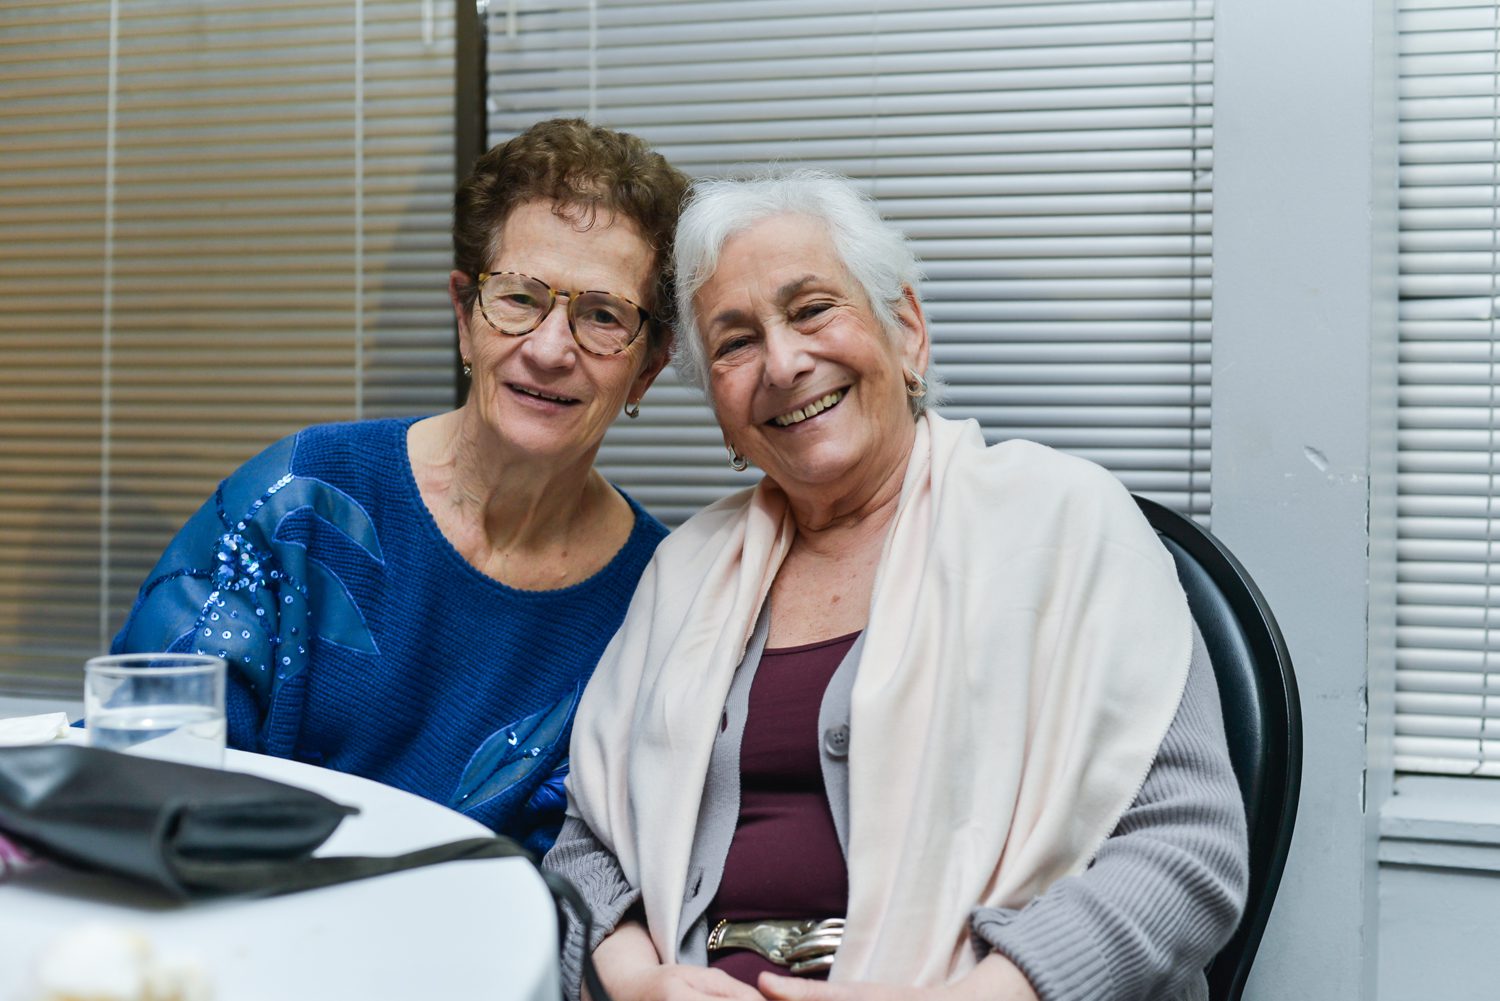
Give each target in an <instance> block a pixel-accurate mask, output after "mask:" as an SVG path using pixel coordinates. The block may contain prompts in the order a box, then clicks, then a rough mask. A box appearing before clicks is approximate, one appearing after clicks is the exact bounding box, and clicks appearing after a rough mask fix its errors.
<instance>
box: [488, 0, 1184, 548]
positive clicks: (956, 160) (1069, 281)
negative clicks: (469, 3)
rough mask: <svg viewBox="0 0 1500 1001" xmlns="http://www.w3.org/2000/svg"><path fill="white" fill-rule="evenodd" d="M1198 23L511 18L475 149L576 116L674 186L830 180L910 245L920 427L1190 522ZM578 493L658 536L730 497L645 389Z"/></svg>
mask: <svg viewBox="0 0 1500 1001" xmlns="http://www.w3.org/2000/svg"><path fill="white" fill-rule="evenodd" d="M1212 24H1213V4H1212V2H1210V0H1087V2H1073V0H1056V2H1045V3H1038V2H1035V0H1033V2H1024V3H1018V2H989V0H987V2H983V3H980V2H964V0H945V2H940V3H927V2H917V0H912V2H896V0H880V2H874V3H872V2H870V0H862V2H852V0H734V2H655V3H617V2H610V0H600V2H589V0H551V2H543V0H512V2H508V3H504V4H496V5H492V6H491V13H490V17H489V33H488V41H489V64H488V69H489V81H490V82H489V88H490V115H489V125H490V133H491V135H490V139H491V141H492V142H494V141H500V140H502V139H504V138H507V137H508V136H510V135H513V134H514V133H515V132H517V131H519V130H520V129H523V128H525V127H526V126H527V125H529V124H530V123H531V122H533V121H536V120H537V119H540V118H544V117H548V116H552V115H558V114H577V115H583V116H586V117H589V118H590V119H592V120H594V121H597V122H599V123H601V124H605V125H609V126H612V127H616V128H620V129H624V130H626V131H630V132H634V133H636V134H638V135H640V136H641V137H642V138H644V139H646V140H647V141H649V142H650V143H652V144H653V145H654V146H655V147H656V148H657V149H659V150H660V151H661V152H662V153H663V154H665V155H666V156H667V157H668V159H670V160H671V161H672V162H674V163H676V164H677V165H678V166H680V167H682V168H683V169H684V170H686V171H687V172H689V173H690V174H694V175H699V176H704V175H718V174H723V173H726V172H732V171H742V170H744V169H746V167H747V166H750V165H755V164H764V163H766V162H769V161H779V162H798V163H804V164H808V165H815V166H822V167H828V168H831V169H834V170H838V171H841V172H843V173H845V174H848V175H849V176H851V177H853V178H854V179H855V180H856V181H857V182H858V183H859V184H860V185H861V186H862V187H863V188H865V190H867V191H869V192H871V193H872V194H873V195H874V196H875V197H876V198H877V200H878V202H879V205H880V208H881V210H882V212H883V213H884V214H885V215H886V217H887V218H889V219H891V220H892V221H894V222H895V223H897V224H898V225H900V226H901V227H902V228H903V229H904V230H905V231H906V233H907V234H908V236H909V237H910V238H911V239H912V240H913V242H914V244H915V247H916V250H917V252H918V254H919V255H920V256H921V258H922V260H923V262H924V264H925V267H926V271H927V280H926V282H925V283H924V284H923V287H922V289H921V293H922V296H923V299H924V302H925V304H926V307H927V313H928V318H929V321H930V324H931V330H932V337H933V342H934V348H933V358H934V365H935V368H936V369H937V371H938V373H939V374H940V375H941V376H942V377H943V378H945V379H946V380H947V382H948V384H949V387H950V388H949V394H948V399H949V402H948V404H947V405H946V406H945V407H944V408H943V412H944V413H946V414H947V415H949V416H952V417H960V418H970V417H971V418H975V419H977V420H978V421H979V422H980V424H981V425H982V426H983V428H984V432H985V435H986V437H987V438H988V439H989V440H990V441H998V440H1000V439H1003V438H1009V437H1015V436H1020V437H1026V438H1031V439H1034V440H1037V441H1041V442H1044V443H1046V444H1049V445H1053V446H1056V447H1059V448H1063V449H1067V450H1069V451H1072V452H1075V453H1077V454H1080V455H1083V456H1086V457H1088V458H1090V459H1094V460H1096V461H1098V462H1101V463H1103V464H1104V465H1106V466H1108V467H1109V468H1110V469H1112V470H1114V471H1115V472H1116V473H1117V474H1118V475H1120V477H1121V478H1122V479H1123V480H1124V481H1125V483H1126V484H1127V485H1128V486H1130V487H1131V489H1133V490H1137V491H1141V492H1143V493H1146V494H1148V495H1150V496H1153V497H1156V498H1157V499H1160V500H1162V501H1165V502H1166V503H1168V504H1171V505H1172V506H1174V507H1177V508H1179V509H1181V510H1185V511H1190V512H1192V513H1194V514H1196V515H1198V516H1200V517H1204V518H1206V516H1207V513H1208V501H1209V486H1210V480H1209V460H1210V452H1211V441H1210V435H1209V414H1210V403H1211V401H1210V395H1209V378H1210V361H1211V358H1210V344H1211V308H1210V299H1211V294H1212V264H1211V259H1212V218H1213V206H1212V166H1213V159H1212V158H1213V154H1212V150H1213V134H1212V126H1213V92H1212V81H1213V45H1212ZM599 465H600V468H601V469H603V470H604V472H605V473H606V475H608V476H610V477H611V478H612V479H614V480H615V481H616V482H618V483H620V484H621V485H622V486H624V487H625V488H626V489H627V490H629V491H631V492H632V493H633V494H634V495H635V496H636V497H638V498H639V499H640V500H641V501H642V502H643V503H644V504H645V505H646V506H647V507H648V508H650V509H651V510H652V511H653V512H655V513H656V514H658V515H659V516H660V517H662V518H663V519H664V520H667V521H669V522H672V523H676V522H679V521H681V520H682V519H684V518H685V517H687V516H688V515H689V514H691V513H692V512H694V511H695V510H697V509H698V508H699V507H701V506H702V505H703V504H705V503H707V502H709V501H711V500H714V499H715V498H717V497H719V496H722V495H723V494H724V493H727V492H728V491H730V490H732V489H737V488H739V487H741V486H744V485H747V484H748V483H750V482H752V480H751V477H752V476H753V475H754V473H744V474H736V473H734V472H732V471H731V470H730V469H729V468H728V466H727V464H726V462H725V455H724V449H723V445H722V441H721V438H720V435H719V432H718V430H717V428H716V427H715V425H714V422H713V419H712V416H711V415H710V414H709V412H708V410H707V408H706V406H705V405H704V404H703V402H702V399H701V396H700V394H699V393H698V392H697V390H696V389H695V388H691V387H688V386H684V385H683V384H682V383H681V382H680V381H679V380H678V379H677V378H676V377H675V375H674V374H673V373H672V371H671V370H670V369H669V370H668V371H667V372H666V373H664V374H663V375H662V377H661V378H660V379H658V381H657V383H656V386H655V387H654V388H653V389H652V390H651V391H650V392H649V393H648V394H647V395H646V397H645V400H644V402H643V404H642V407H641V417H640V419H639V420H636V421H630V422H618V423H617V424H616V425H615V426H614V427H613V428H612V430H611V432H610V434H609V437H608V438H607V439H606V443H605V446H604V448H603V449H602V451H601V453H600V459H599Z"/></svg>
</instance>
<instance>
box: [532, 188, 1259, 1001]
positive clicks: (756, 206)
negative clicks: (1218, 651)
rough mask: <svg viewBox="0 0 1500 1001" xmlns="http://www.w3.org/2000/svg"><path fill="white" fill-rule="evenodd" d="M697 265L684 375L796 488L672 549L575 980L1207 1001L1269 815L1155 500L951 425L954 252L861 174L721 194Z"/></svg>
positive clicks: (703, 196) (773, 487) (697, 523)
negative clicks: (920, 251) (947, 410)
mask: <svg viewBox="0 0 1500 1001" xmlns="http://www.w3.org/2000/svg"><path fill="white" fill-rule="evenodd" d="M676 270H677V297H678V304H679V308H680V313H681V315H682V316H683V317H684V326H685V328H686V329H684V330H683V331H682V334H683V336H682V339H681V340H682V342H683V344H682V350H683V352H684V353H683V354H682V355H680V357H679V360H678V367H679V370H681V371H683V372H686V373H689V374H691V375H693V376H695V377H696V378H698V379H699V381H700V383H701V384H702V385H703V387H704V389H705V390H706V392H707V394H708V399H709V401H710V403H711V404H712V406H713V410H714V413H715V415H716V417H717V419H718V422H719V426H720V428H721V429H722V431H723V435H724V442H725V445H726V446H727V448H728V451H729V456H730V462H731V464H732V465H733V466H734V467H735V468H736V469H744V468H747V466H748V465H751V464H753V465H754V466H755V467H757V468H758V469H759V470H760V471H761V472H762V473H763V474H764V475H763V476H762V478H761V479H760V480H759V482H758V483H756V484H755V485H754V486H751V487H749V488H748V489H746V490H744V491H742V492H740V493H737V494H735V495H733V496H731V497H728V498H726V499H724V500H723V501H720V502H718V503H716V504H714V505H712V506H710V507H709V508H707V509H706V510H704V511H703V512H702V513H700V514H699V515H697V516H696V517H694V518H693V519H691V520H690V521H688V522H687V523H686V524H685V525H683V526H682V528H680V529H678V530H677V531H676V532H675V533H673V535H672V536H670V537H669V538H668V539H667V540H666V541H665V542H664V543H663V544H662V546H661V547H660V549H658V550H657V553H656V555H655V557H654V559H653V561H652V563H651V565H650V566H649V567H648V568H647V570H646V573H645V575H644V576H643V577H642V579H641V584H640V587H639V589H638V591H637V592H636V595H635V597H634V600H633V602H632V604H631V606H630V610H629V612H628V614H627V616H626V619H625V623H624V625H623V626H622V627H621V629H620V632H619V633H618V634H616V636H615V638H614V640H613V641H612V643H611V645H610V647H609V648H608V650H607V651H606V652H605V655H604V658H603V660H602V661H601V662H600V665H599V669H598V672H597V673H596V674H595V675H594V678H593V680H592V681H591V683H590V685H589V687H588V690H587V691H586V693H585V695H584V697H583V701H582V704H581V706H580V709H579V713H578V718H577V723H576V726H575V729H574V732H573V738H572V741H573V743H572V769H573V770H572V774H571V776H570V778H569V779H568V789H569V811H568V812H569V819H568V820H567V822H566V823H565V825H564V828H563V831H562V835H561V837H560V839H559V841H558V843H557V846H556V847H555V848H554V849H553V851H552V853H551V854H550V855H549V856H548V857H547V864H548V866H549V867H551V868H553V869H555V870H557V871H560V872H562V873H564V874H565V875H568V876H569V877H571V878H572V879H573V880H574V882H575V883H577V884H578V885H579V886H580V887H581V888H582V890H583V892H584V895H585V897H586V899H587V900H588V901H589V903H590V904H591V906H592V908H593V911H594V914H595V918H596V920H597V925H596V929H595V933H594V936H593V940H592V941H590V942H586V943H585V942H583V941H582V937H581V934H580V933H578V931H577V930H576V929H575V930H574V933H573V935H572V937H571V939H570V942H569V943H568V946H567V951H568V952H569V953H570V955H569V956H567V957H565V958H566V960H567V961H566V962H565V964H564V965H565V967H566V968H568V970H569V972H570V973H574V974H575V975H576V973H575V971H574V968H575V967H576V965H577V962H578V959H579V955H580V953H581V951H582V950H583V949H585V948H587V949H591V950H593V957H594V961H595V964H596V967H597V969H598V972H599V974H600V976H601V978H602V981H603V984H604V985H605V987H606V988H607V989H608V990H609V992H610V994H611V995H612V996H613V997H614V998H615V1001H658V999H662V1001H679V999H681V1001H691V999H698V998H708V997H725V998H739V999H743V1001H756V999H757V998H760V997H766V998H782V999H788V1001H852V999H855V998H888V997H889V998H894V997H896V996H897V995H910V994H914V993H922V994H927V995H937V994H946V995H951V996H952V997H954V998H967V997H973V998H980V997H983V998H987V999H997V1001H1021V999H1035V998H1044V999H1047V1001H1060V999H1071V998H1089V999H1105V998H1109V999H1126V998H1152V999H1162V998H1173V999H1188V998H1203V997H1206V985H1205V981H1204V977H1203V974H1202V970H1203V967H1204V966H1205V965H1206V964H1207V963H1208V961H1209V960H1210V959H1211V958H1212V957H1213V955H1214V953H1215V952H1216V951H1217V950H1218V948H1219V947H1220V946H1221V945H1222V944H1223V943H1224V942H1225V941H1226V940H1227V939H1228V937H1229V936H1230V934H1231V933H1232V932H1233V930H1234V927H1235V924H1236V922H1237V920H1238V917H1239V912H1240V909H1241V907H1242V903H1243V897H1244V890H1245V884H1246V880H1247V861H1246V848H1245V828H1244V815H1243V811H1242V808H1241V803H1240V799H1239V795H1238V791H1237V788H1236V785H1235V780H1234V775H1233V772H1232V770H1231V768H1230V764H1229V758H1228V753H1227V750H1226V747H1225V742H1224V733H1223V722H1222V719H1221V717H1220V708H1219V704H1218V696H1217V691H1216V688H1215V686H1214V682H1213V678H1212V673H1211V666H1210V665H1209V663H1208V660H1207V654H1206V652H1205V651H1204V648H1203V644H1202V639H1201V637H1199V636H1198V633H1197V630H1196V627H1195V626H1194V624H1193V621H1192V619H1191V616H1190V615H1189V613H1188V609H1187V604H1186V601H1185V599H1184V597H1183V594H1182V591H1181V589H1180V587H1179V586H1178V583H1177V578H1176V575H1175V572H1174V568H1173V564H1172V560H1171V558H1170V556H1169V555H1168V554H1167V553H1166V551H1165V550H1164V549H1163V548H1162V547H1161V545H1160V544H1159V543H1158V542H1157V540H1156V538H1155V535H1154V534H1153V532H1152V531H1151V529H1150V528H1149V527H1148V526H1147V524H1146V523H1145V521H1144V520H1143V519H1142V518H1141V516H1140V515H1139V513H1138V512H1137V510H1136V507H1135V505H1134V503H1133V502H1132V500H1131V498H1130V495H1129V494H1128V493H1127V492H1126V491H1125V489H1124V488H1123V487H1122V486H1121V485H1120V484H1119V482H1118V481H1116V480H1115V479H1114V477H1112V476H1111V475H1110V474H1109V473H1108V472H1106V471H1104V470H1103V469H1100V468H1099V467H1097V466H1095V465H1092V464H1090V463H1088V462H1085V461H1083V460H1081V459H1077V458H1072V457H1068V456H1065V455H1061V454H1059V453H1056V452H1053V451H1051V450H1050V449H1047V448H1044V447H1042V446H1039V445H1036V444H1032V443H1029V442H1025V441H1010V442H1005V443H1002V444H999V445H995V446H993V447H987V446H986V445H985V442H984V439H983V437H982V435H981V433H980V430H979V428H978V427H977V426H976V425H975V424H973V423H972V422H954V421H949V420H945V419H943V418H941V417H939V416H937V415H936V414H934V413H933V412H932V411H931V410H929V409H928V404H929V402H930V397H931V396H932V389H931V382H930V380H929V379H928V378H927V377H926V375H925V373H926V371H927V367H928V358H929V354H930V349H931V346H930V343H929V339H928V330H927V323H926V319H925V317H924V314H923V309H922V304H921V301H920V300H919V298H918V296H917V293H916V290H915V286H916V283H917V281H918V279H919V277H920V273H919V268H918V265H917V262H916V260H915V258H914V256H913V255H912V253H911V251H910V250H909V248H908V247H907V244H906V242H905V240H904V239H903V237H902V236H901V234H900V233H899V232H897V231H896V230H895V229H894V228H892V227H890V226H888V225H887V224H885V223H884V222H883V221H882V220H881V219H880V217H879V215H878V213H877V212H876V211H875V209H874V207H873V206H872V204H871V203H870V202H869V201H868V200H867V199H865V198H863V197H862V196H861V195H860V194H859V193H858V192H857V191H856V190H855V189H854V188H853V187H852V186H851V185H850V184H849V183H848V182H847V181H845V180H843V179H841V178H838V177H835V176H833V175H829V174H825V173H820V172H812V171H794V172H781V173H775V174H769V175H765V176H762V177H758V178H755V179H752V180H748V181H715V182H707V183H702V184H700V185H699V186H698V187H697V188H696V190H695V192H694V194H693V196H692V198H691V200H690V202H689V204H688V207H687V208H686V210H685V211H684V214H683V216H682V219H681V221H680V224H679V228H678V235H677V240H676ZM788 974H790V975H788ZM824 978H826V981H825V980H824ZM574 986H575V988H576V984H575V985H574Z"/></svg>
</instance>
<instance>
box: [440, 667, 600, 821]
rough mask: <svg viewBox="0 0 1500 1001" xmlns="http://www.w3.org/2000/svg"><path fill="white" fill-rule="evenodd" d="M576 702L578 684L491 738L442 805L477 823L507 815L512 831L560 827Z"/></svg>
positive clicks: (580, 693)
mask: <svg viewBox="0 0 1500 1001" xmlns="http://www.w3.org/2000/svg"><path fill="white" fill-rule="evenodd" d="M582 696H583V683H582V682H579V683H578V684H577V685H576V686H575V687H574V688H573V690H572V691H570V692H568V693H567V694H566V695H564V696H563V697H562V698H560V699H558V700H557V701H556V702H555V703H553V704H552V705H551V706H549V707H547V708H546V709H543V710H541V711H540V712H536V713H532V714H531V715H530V716H527V717H525V718H524V719H520V720H517V721H516V722H514V723H511V724H509V725H507V726H502V727H501V728H500V729H498V730H496V731H495V732H494V733H493V734H491V735H490V736H489V738H488V739H486V740H485V741H484V743H482V744H480V745H479V748H478V750H476V751H475V752H474V754H473V756H472V757H471V758H470V759H469V763H468V764H467V765H465V766H464V770H463V774H462V775H461V776H460V777H459V780H458V786H457V787H456V788H455V789H454V790H453V796H452V798H451V799H450V800H449V803H448V805H449V806H451V807H452V808H453V809H455V810H459V811H461V812H463V813H467V814H469V815H471V816H473V817H475V818H476V819H478V820H480V821H481V822H486V820H485V818H487V817H490V816H505V815H513V816H514V817H515V819H514V820H513V821H512V822H511V824H510V825H508V826H514V827H515V828H516V829H517V830H527V829H530V828H533V827H535V826H537V825H538V824H539V823H546V821H547V818H548V817H549V816H554V815H555V819H556V820H557V821H558V822H559V823H560V822H561V819H562V812H563V809H564V808H565V807H566V806H567V793H566V792H565V791H564V789H563V780H564V779H565V778H566V777H567V774H568V764H567V759H566V754H567V749H568V738H569V736H570V735H571V732H572V725H573V714H574V711H575V710H576V709H577V707H578V700H579V699H580V698H581V697H582ZM502 833H504V832H502Z"/></svg>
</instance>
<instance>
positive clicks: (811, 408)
mask: <svg viewBox="0 0 1500 1001" xmlns="http://www.w3.org/2000/svg"><path fill="white" fill-rule="evenodd" d="M848 392H849V390H848V389H836V390H834V391H833V392H831V393H829V394H828V395H827V396H821V397H819V398H818V399H816V400H813V401H812V402H811V403H809V404H808V405H807V406H805V407H802V408H801V409H800V410H793V411H792V412H791V413H789V414H782V415H781V416H780V417H772V418H771V419H770V421H769V422H768V423H770V424H774V425H776V426H777V427H779V428H785V427H791V426H792V425H793V424H800V423H802V422H803V421H805V420H807V419H808V418H810V417H816V416H818V415H819V414H821V413H822V412H823V411H825V410H828V409H830V408H832V407H836V406H838V403H839V401H840V400H842V399H843V398H844V396H845V394H847V393H848Z"/></svg>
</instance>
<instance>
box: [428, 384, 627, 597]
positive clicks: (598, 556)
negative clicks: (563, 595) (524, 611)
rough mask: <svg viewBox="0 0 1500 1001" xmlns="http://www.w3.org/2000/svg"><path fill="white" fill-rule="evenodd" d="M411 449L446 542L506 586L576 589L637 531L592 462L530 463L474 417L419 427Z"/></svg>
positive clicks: (440, 419)
mask: <svg viewBox="0 0 1500 1001" xmlns="http://www.w3.org/2000/svg"><path fill="white" fill-rule="evenodd" d="M407 443H408V444H407V447H408V453H409V455H410V457H411V463H412V472H413V474H414V476H415V477H416V480H417V486H418V489H419V491H420V493H421V495H422V500H423V502H424V503H425V504H426V505H427V508H428V510H429V511H430V512H431V513H432V516H433V518H434V520H435V521H436V522H437V523H438V527H439V528H440V529H441V530H442V532H443V535H444V536H445V537H447V539H448V541H449V542H450V543H452V544H453V546H454V548H455V549H457V550H458V551H459V553H460V554H461V555H462V556H463V557H464V559H466V560H467V561H468V562H469V563H470V564H471V565H473V566H474V567H475V568H476V569H478V570H479V571H480V572H482V573H485V574H487V575H488V576H491V577H494V578H495V579H497V580H500V581H501V582H503V583H506V584H511V585H512V586H516V587H523V588H552V587H561V586H566V585H567V584H570V583H576V582H577V581H578V580H581V579H583V578H584V577H587V576H590V575H591V574H592V573H594V572H596V571H597V570H599V569H600V568H601V567H603V566H604V565H605V564H606V563H608V561H609V560H610V559H611V558H612V557H613V556H614V554H615V552H616V551H617V550H618V549H619V547H620V546H621V545H623V544H624V541H625V539H626V538H627V537H628V536H629V532H630V528H631V526H632V525H633V524H634V514H633V512H631V510H630V507H629V505H628V504H626V503H625V501H624V499H623V498H622V497H621V496H620V495H619V493H618V492H617V491H616V490H615V489H614V488H613V487H611V486H610V485H609V483H608V482H607V481H606V480H605V479H604V477H602V476H600V475H599V474H598V473H597V472H595V471H594V468H593V464H592V462H589V461H584V462H581V463H574V464H571V465H565V466H560V465H558V464H557V463H555V462H543V461H527V460H526V459H525V458H524V457H518V456H516V455H515V454H514V453H508V452H507V451H506V450H505V449H504V448H503V446H502V444H501V443H500V442H499V441H498V440H496V439H495V438H494V436H493V435H492V434H491V433H490V432H489V429H488V427H487V426H486V425H484V424H483V422H482V421H479V420H477V419H475V418H473V417H472V416H470V415H468V414H467V412H466V410H465V409H462V408H461V409H459V410H456V411H452V412H450V413H447V414H440V415H438V416H436V417H432V418H428V419H427V420H424V421H419V422H418V423H417V424H415V425H413V426H412V428H411V431H410V432H409V434H408V439H407ZM590 458H591V457H590Z"/></svg>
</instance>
